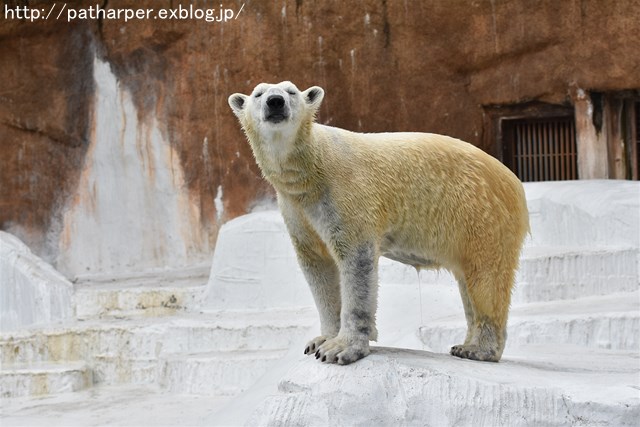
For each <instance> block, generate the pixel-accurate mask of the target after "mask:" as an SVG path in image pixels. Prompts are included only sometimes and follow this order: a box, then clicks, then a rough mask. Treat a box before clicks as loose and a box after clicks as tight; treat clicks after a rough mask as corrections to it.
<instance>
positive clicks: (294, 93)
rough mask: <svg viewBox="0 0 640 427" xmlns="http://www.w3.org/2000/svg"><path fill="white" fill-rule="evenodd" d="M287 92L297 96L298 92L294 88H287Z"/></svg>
mask: <svg viewBox="0 0 640 427" xmlns="http://www.w3.org/2000/svg"><path fill="white" fill-rule="evenodd" d="M287 93H288V94H289V95H294V96H295V95H296V94H297V93H298V92H296V91H295V90H293V89H288V90H287Z"/></svg>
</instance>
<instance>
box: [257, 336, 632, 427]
mask: <svg viewBox="0 0 640 427" xmlns="http://www.w3.org/2000/svg"><path fill="white" fill-rule="evenodd" d="M561 362H562V361H561ZM564 365H566V366H565V367H564V370H559V369H558V367H557V366H555V367H549V366H545V365H544V364H537V365H535V364H528V363H527V362H518V361H510V360H504V361H503V362H500V363H484V362H473V361H468V360H462V359H456V358H453V357H451V356H448V355H440V354H433V353H428V352H424V351H416V350H399V349H389V348H382V347H379V348H374V349H373V351H372V354H371V355H370V356H369V357H367V358H365V359H363V360H361V361H358V362H356V363H355V364H352V365H349V366H346V367H344V366H337V365H326V364H321V363H318V361H317V360H315V359H314V358H313V357H305V358H303V359H299V362H298V363H297V364H296V365H295V366H293V367H292V368H291V369H290V371H289V372H288V373H287V374H286V375H285V377H284V378H282V379H281V380H280V382H279V384H278V392H277V394H275V395H272V396H269V397H268V398H267V399H266V400H265V401H263V403H262V404H261V405H260V406H259V407H258V408H257V409H256V410H255V412H254V413H253V415H252V416H251V417H250V419H249V420H248V422H247V423H246V425H261V426H282V425H336V426H340V425H367V426H387V425H404V426H412V425H420V426H424V425H508V426H538V425H547V426H549V425H551V426H556V425H557V426H564V425H567V426H569V425H576V424H580V425H611V426H626V425H628V426H632V425H637V424H636V423H637V420H638V419H639V417H640V398H639V397H638V391H637V389H636V388H634V387H632V386H630V385H628V384H635V383H636V381H637V378H636V375H637V370H631V371H623V372H615V371H614V372H607V371H606V369H605V370H603V367H602V366H598V367H596V368H597V369H600V371H597V370H593V371H591V370H589V369H582V370H574V369H570V367H571V366H572V362H571V360H568V361H566V362H564ZM567 368H569V369H567ZM605 368H606V367H605ZM594 384H598V389H597V390H595V389H594V387H593V386H594Z"/></svg>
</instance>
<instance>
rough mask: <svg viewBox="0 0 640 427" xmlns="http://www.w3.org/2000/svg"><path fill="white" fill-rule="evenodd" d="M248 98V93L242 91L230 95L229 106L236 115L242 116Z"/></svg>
mask: <svg viewBox="0 0 640 427" xmlns="http://www.w3.org/2000/svg"><path fill="white" fill-rule="evenodd" d="M247 98H249V97H248V96H247V95H243V94H241V93H234V94H233V95H231V96H230V97H229V99H228V101H229V106H230V107H231V109H232V110H233V113H234V114H235V115H236V116H240V115H241V114H242V111H243V110H244V108H245V107H246V106H247Z"/></svg>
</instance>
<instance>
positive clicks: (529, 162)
mask: <svg viewBox="0 0 640 427" xmlns="http://www.w3.org/2000/svg"><path fill="white" fill-rule="evenodd" d="M502 137H503V150H504V153H503V154H504V157H503V160H504V163H505V164H506V165H507V166H508V167H510V168H511V170H512V171H513V172H514V173H515V174H516V175H517V176H518V178H520V180H521V181H523V182H531V181H563V180H573V179H578V156H577V145H576V130H575V122H574V119H573V117H570V116H567V117H550V118H538V119H515V120H503V122H502Z"/></svg>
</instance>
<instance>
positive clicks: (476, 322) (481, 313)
mask: <svg viewBox="0 0 640 427" xmlns="http://www.w3.org/2000/svg"><path fill="white" fill-rule="evenodd" d="M497 270H498V271H496V270H493V271H492V270H480V271H478V270H477V269H474V268H470V269H468V270H467V272H465V274H464V279H463V278H462V277H459V278H458V285H459V288H460V295H461V297H462V302H463V306H464V309H465V316H466V318H467V327H468V330H467V336H466V339H465V341H464V343H463V344H460V345H455V346H453V347H452V348H451V354H452V355H454V356H457V357H461V358H465V359H472V360H482V361H490V362H497V361H499V360H500V358H501V357H502V352H503V350H504V346H505V341H506V339H507V317H508V312H509V304H510V301H511V288H512V287H513V282H514V279H515V266H508V267H506V268H500V269H497Z"/></svg>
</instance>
